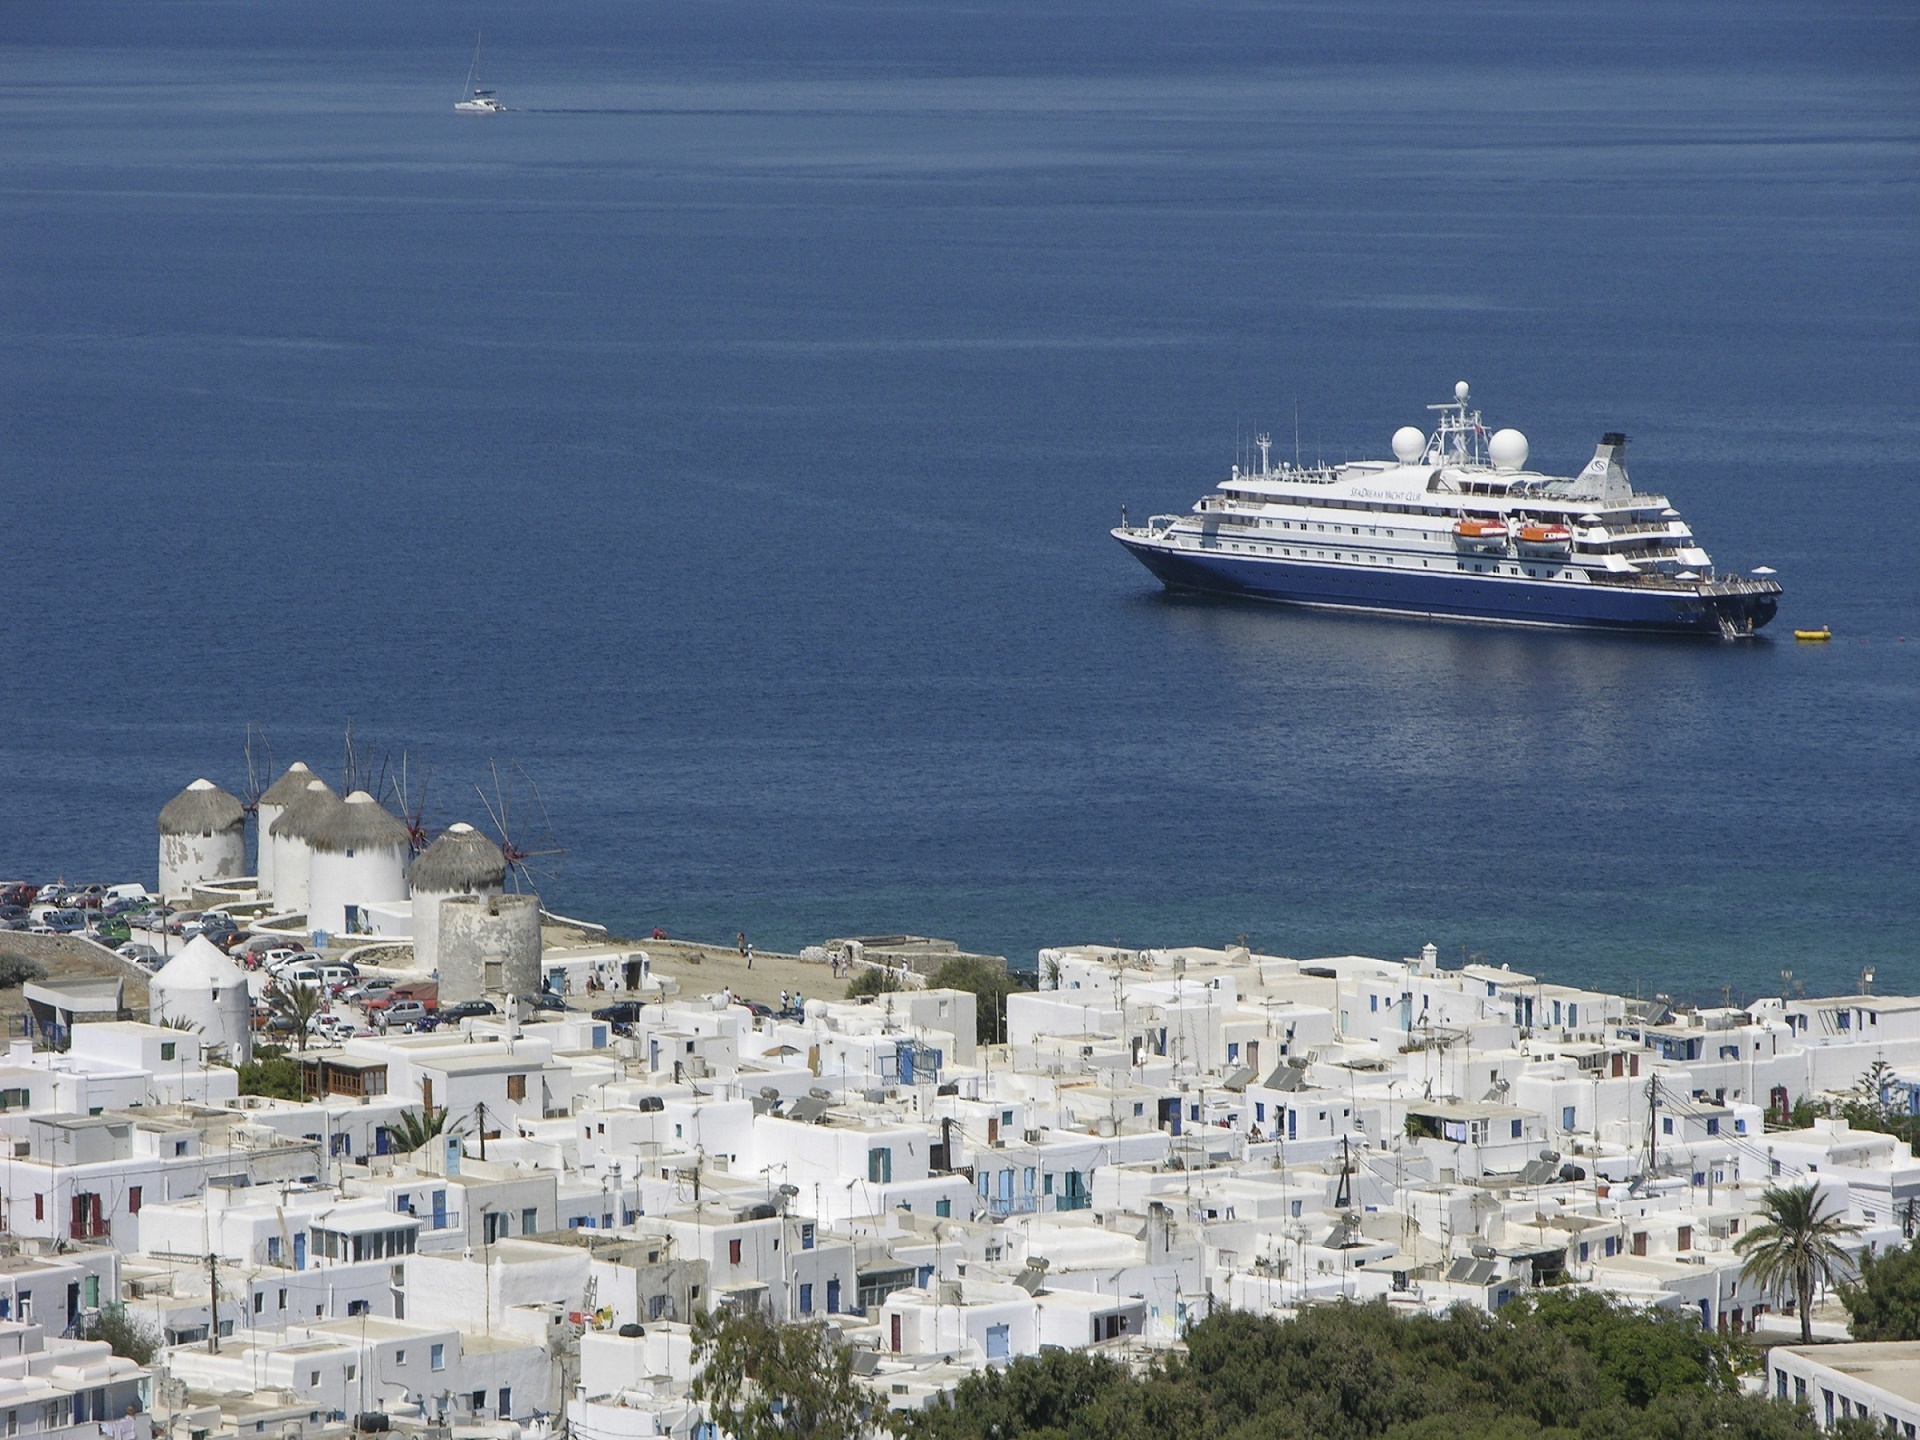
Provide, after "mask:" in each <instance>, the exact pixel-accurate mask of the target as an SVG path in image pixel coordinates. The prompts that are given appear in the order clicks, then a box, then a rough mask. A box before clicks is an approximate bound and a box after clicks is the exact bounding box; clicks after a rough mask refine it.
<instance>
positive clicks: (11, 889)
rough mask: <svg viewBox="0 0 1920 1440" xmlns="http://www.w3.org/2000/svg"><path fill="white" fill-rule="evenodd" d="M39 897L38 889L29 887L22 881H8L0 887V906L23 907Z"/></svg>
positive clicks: (32, 886)
mask: <svg viewBox="0 0 1920 1440" xmlns="http://www.w3.org/2000/svg"><path fill="white" fill-rule="evenodd" d="M39 897H40V887H39V886H38V885H29V884H28V883H27V882H26V881H24V880H10V881H8V882H7V883H6V884H5V885H0V904H3V905H19V906H21V907H23V908H24V907H25V906H28V905H31V904H33V902H34V901H35V900H37V899H39Z"/></svg>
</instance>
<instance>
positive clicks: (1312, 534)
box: [1113, 380, 1780, 639]
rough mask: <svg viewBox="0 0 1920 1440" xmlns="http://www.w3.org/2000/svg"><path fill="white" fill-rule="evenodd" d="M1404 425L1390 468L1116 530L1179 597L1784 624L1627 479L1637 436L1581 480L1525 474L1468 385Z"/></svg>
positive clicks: (1759, 587) (1221, 496) (1248, 481)
mask: <svg viewBox="0 0 1920 1440" xmlns="http://www.w3.org/2000/svg"><path fill="white" fill-rule="evenodd" d="M1427 408H1428V409H1429V410H1431V411H1434V412H1436V414H1437V420H1438V423H1437V426H1436V428H1435V429H1434V430H1433V432H1432V433H1431V434H1428V433H1426V432H1423V431H1421V430H1419V429H1416V428H1415V427H1414V426H1411V425H1409V426H1406V427H1404V428H1403V429H1401V430H1400V431H1398V432H1397V433H1396V434H1395V435H1394V437H1393V453H1394V459H1392V460H1363V461H1358V462H1354V463H1350V464H1344V465H1315V466H1311V467H1303V466H1299V465H1288V464H1281V465H1279V466H1277V467H1276V466H1274V465H1273V464H1272V463H1271V446H1270V444H1269V441H1268V439H1267V437H1266V436H1264V435H1263V436H1261V437H1260V439H1259V448H1260V463H1259V467H1258V468H1257V469H1252V468H1249V469H1244V470H1243V469H1242V468H1241V467H1240V466H1238V465H1235V466H1234V467H1233V470H1232V473H1231V475H1230V476H1229V478H1228V480H1227V482H1226V483H1225V484H1224V485H1222V486H1221V487H1220V489H1218V490H1217V491H1215V492H1214V493H1213V494H1211V495H1207V496H1205V497H1204V498H1202V499H1201V500H1200V501H1199V503H1198V504H1196V505H1195V506H1194V507H1193V511H1192V513H1191V514H1187V515H1156V516H1154V517H1153V518H1152V520H1151V521H1149V522H1148V523H1147V524H1146V525H1139V526H1130V525H1127V524H1125V523H1124V518H1125V517H1124V516H1123V517H1122V520H1123V523H1122V524H1121V525H1120V527H1119V528H1118V529H1116V530H1114V531H1113V536H1114V538H1115V539H1116V540H1118V541H1119V542H1120V543H1121V544H1122V545H1124V546H1126V547H1127V549H1128V550H1129V551H1131V552H1132V553H1133V555H1134V556H1135V557H1136V558H1137V559H1138V560H1139V561H1140V563H1141V564H1143V565H1145V566H1146V567H1147V568H1148V569H1149V570H1151V571H1152V572H1153V573H1154V574H1155V575H1156V576H1158V577H1159V579H1160V581H1161V582H1162V583H1163V584H1164V585H1166V586H1167V588H1168V589H1170V590H1177V591H1194V592H1203V593H1209V594H1216V595H1230V596H1240V597H1245V598H1249V599H1256V600H1270V601H1276V602H1280V603H1283V604H1293V605H1312V606H1318V607H1322V608H1327V609H1335V610H1366V611H1375V612H1380V613H1386V614H1394V615H1413V616H1419V617H1422V618H1427V619H1436V620H1471V621H1482V622H1488V623H1494V624H1505V625H1538V626H1554V627H1561V628H1575V629H1599V630H1623V631H1654V632H1665V633H1683V634H1684V633H1697V634H1707V635H1721V636H1725V637H1727V638H1729V639H1736V638H1744V637H1746V636H1750V635H1752V634H1753V633H1754V632H1755V631H1756V630H1758V629H1760V628H1761V627H1762V626H1764V625H1765V624H1767V622H1768V621H1770V620H1772V619H1773V616H1774V612H1775V610H1776V609H1777V607H1778V605H1779V597H1780V585H1779V583H1778V582H1777V581H1775V580H1774V579H1773V578H1772V575H1773V572H1772V571H1771V570H1768V569H1766V568H1764V567H1762V568H1761V569H1757V570H1755V571H1754V572H1752V574H1751V575H1737V574H1721V573H1716V572H1715V570H1714V568H1713V564H1712V562H1711V560H1709V558H1708V556H1707V552H1706V551H1705V550H1703V549H1701V548H1700V546H1699V544H1698V542H1696V541H1695V539H1694V537H1693V532H1692V531H1691V530H1690V529H1688V528H1687V525H1686V522H1685V521H1684V520H1682V519H1681V518H1680V513H1679V511H1677V510H1675V509H1674V508H1673V507H1672V506H1671V505H1670V504H1669V503H1668V502H1667V498H1666V497H1665V496H1664V495H1652V494H1647V493H1645V492H1642V491H1636V490H1635V489H1634V488H1633V485H1632V483H1631V482H1630V481H1629V480H1628V478H1627V471H1626V464H1625V456H1626V436H1624V435H1620V434H1612V433H1610V434H1607V435H1605V436H1603V437H1602V438H1601V441H1600V445H1599V448H1598V449H1596V450H1595V451H1594V455H1593V459H1592V460H1591V461H1589V462H1588V464H1587V467H1586V468H1585V469H1584V470H1582V471H1581V472H1580V473H1579V474H1578V475H1573V476H1552V475H1542V474H1539V473H1537V472H1534V471H1531V470H1528V469H1527V468H1526V464H1527V453H1528V445H1527V439H1526V437H1525V436H1524V435H1522V434H1521V433H1520V432H1519V431H1518V430H1499V431H1496V432H1494V433H1493V434H1492V435H1488V433H1487V431H1486V428H1485V426H1484V425H1483V424H1482V423H1481V418H1480V412H1479V411H1478V410H1475V409H1473V408H1472V404H1471V399H1470V392H1469V390H1468V387H1467V383H1466V382H1465V381H1464V380H1463V381H1461V382H1460V383H1459V384H1458V385H1456V386H1455V387H1454V398H1453V400H1452V402H1451V403H1449V404H1443V405H1430V406H1428V407H1427Z"/></svg>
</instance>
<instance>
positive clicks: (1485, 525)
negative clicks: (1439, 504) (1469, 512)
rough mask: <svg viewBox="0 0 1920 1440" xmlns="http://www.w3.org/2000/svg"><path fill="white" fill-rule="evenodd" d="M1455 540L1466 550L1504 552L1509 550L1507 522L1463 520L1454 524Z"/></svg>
mask: <svg viewBox="0 0 1920 1440" xmlns="http://www.w3.org/2000/svg"><path fill="white" fill-rule="evenodd" d="M1453 538H1454V540H1455V542H1456V543H1458V544H1459V545H1460V547H1461V548H1462V549H1465V550H1504V549H1506V548H1507V522H1506V521H1504V520H1476V519H1472V518H1462V519H1460V520H1458V521H1456V522H1455V524H1454V527H1453Z"/></svg>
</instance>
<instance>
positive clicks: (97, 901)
mask: <svg viewBox="0 0 1920 1440" xmlns="http://www.w3.org/2000/svg"><path fill="white" fill-rule="evenodd" d="M106 899H107V887H106V886H104V885H82V886H80V887H79V888H78V889H74V890H69V891H68V892H67V904H68V905H70V906H72V907H73V908H74V909H76V910H98V909H99V908H100V907H101V906H102V905H103V904H105V903H106Z"/></svg>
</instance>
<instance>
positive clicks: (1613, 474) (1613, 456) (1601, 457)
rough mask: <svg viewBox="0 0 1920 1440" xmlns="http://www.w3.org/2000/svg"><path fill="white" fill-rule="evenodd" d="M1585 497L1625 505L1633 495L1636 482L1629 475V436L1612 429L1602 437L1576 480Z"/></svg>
mask: <svg viewBox="0 0 1920 1440" xmlns="http://www.w3.org/2000/svg"><path fill="white" fill-rule="evenodd" d="M1575 485H1576V491H1577V493H1578V494H1579V495H1581V496H1582V497H1590V498H1592V499H1595V500H1598V501H1599V502H1600V503H1601V504H1603V505H1625V504H1627V503H1628V502H1629V501H1630V500H1632V499H1633V482H1632V481H1631V480H1629V479H1628V478H1627V437H1626V436H1624V435H1622V434H1621V433H1620V432H1619V431H1618V430H1609V431H1608V432H1607V433H1606V434H1604V435H1602V436H1601V437H1600V443H1599V445H1597V446H1596V447H1595V448H1594V452H1593V459H1591V460H1589V461H1588V462H1587V468H1586V469H1584V470H1582V471H1581V472H1580V474H1579V477H1578V479H1577V480H1576V482H1575Z"/></svg>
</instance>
